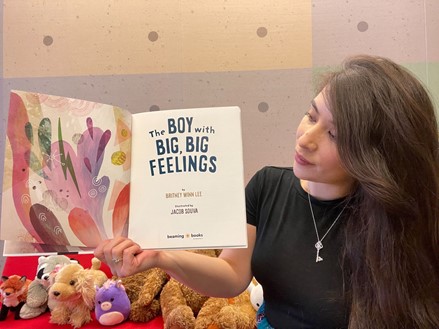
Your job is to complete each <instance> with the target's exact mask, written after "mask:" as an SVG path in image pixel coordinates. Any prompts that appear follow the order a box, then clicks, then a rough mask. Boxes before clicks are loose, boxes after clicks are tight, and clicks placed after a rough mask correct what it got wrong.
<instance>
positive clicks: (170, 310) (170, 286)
mask: <svg viewBox="0 0 439 329" xmlns="http://www.w3.org/2000/svg"><path fill="white" fill-rule="evenodd" d="M191 251H192V252H196V253H199V254H203V255H207V256H211V257H218V255H219V254H220V253H221V250H217V249H205V250H198V249H197V250H191ZM208 298H209V297H208V296H204V295H201V294H199V293H198V292H196V291H194V290H192V289H190V288H189V287H187V286H185V285H183V284H181V283H180V282H178V281H177V280H175V279H173V278H171V279H170V280H169V281H168V282H167V283H166V285H165V286H164V287H163V290H162V292H161V294H160V306H161V310H162V316H163V322H164V327H165V329H193V328H195V320H196V317H197V315H198V313H199V311H200V309H201V308H202V306H203V304H204V303H205V301H206V300H207V299H208Z"/></svg>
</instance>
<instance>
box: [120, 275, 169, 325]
mask: <svg viewBox="0 0 439 329" xmlns="http://www.w3.org/2000/svg"><path fill="white" fill-rule="evenodd" d="M113 279H117V277H114V278H113ZM120 280H121V281H122V284H123V286H124V287H125V291H126V293H127V295H128V298H129V300H130V302H131V311H130V316H129V319H130V320H131V321H135V322H148V321H150V320H152V319H153V318H155V317H156V316H158V315H160V314H161V312H160V302H159V296H160V292H161V291H162V288H163V286H164V285H165V283H166V282H167V281H168V280H169V276H168V275H167V274H166V272H165V271H163V270H161V269H159V268H152V269H150V270H147V271H143V272H140V273H137V274H134V275H131V276H127V277H124V278H120Z"/></svg>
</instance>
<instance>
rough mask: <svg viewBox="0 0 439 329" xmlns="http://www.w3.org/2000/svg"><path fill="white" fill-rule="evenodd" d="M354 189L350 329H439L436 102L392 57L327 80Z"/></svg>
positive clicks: (353, 63) (348, 256)
mask: <svg viewBox="0 0 439 329" xmlns="http://www.w3.org/2000/svg"><path fill="white" fill-rule="evenodd" d="M323 85H324V86H326V87H325V89H324V93H325V97H326V100H327V102H328V106H329V108H330V109H331V111H332V114H333V119H334V123H335V126H336V128H337V145H338V151H339V154H340V158H341V161H342V163H343V165H344V167H345V168H346V170H347V171H348V172H349V174H350V175H352V176H353V177H354V178H355V179H356V181H357V183H356V186H355V189H354V191H353V193H352V196H351V197H352V199H351V205H352V207H350V208H351V212H350V218H349V220H348V222H347V224H346V225H347V226H346V243H345V253H344V256H345V268H346V269H347V271H348V273H349V279H348V281H349V284H348V285H347V286H348V287H349V289H348V296H349V297H350V299H351V313H350V321H349V329H381V328H382V329H384V328H385V329H405V328H407V329H415V328H416V329H417V328H419V329H427V328H435V329H437V328H439V225H438V219H439V217H438V215H439V198H438V197H439V193H438V192H439V157H438V148H439V145H438V126H437V119H436V117H435V111H434V106H433V104H432V101H431V98H430V97H429V94H428V92H427V91H426V89H425V88H424V87H423V85H422V84H421V83H420V82H419V81H418V80H417V79H416V78H415V77H414V76H413V75H412V74H410V73H409V72H408V71H407V70H406V69H404V68H403V67H401V66H399V65H397V64H395V63H394V62H393V61H391V60H389V59H386V58H382V57H373V56H355V57H351V58H348V59H347V60H346V61H345V62H344V63H343V65H342V67H341V69H340V70H339V71H337V72H333V73H331V74H329V75H328V76H327V77H326V79H325V80H324V83H323Z"/></svg>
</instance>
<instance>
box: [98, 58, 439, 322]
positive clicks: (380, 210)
mask: <svg viewBox="0 0 439 329" xmlns="http://www.w3.org/2000/svg"><path fill="white" fill-rule="evenodd" d="M322 86H323V88H321V89H320V92H319V93H318V95H317V96H316V97H315V98H314V100H313V101H312V102H311V106H310V108H309V110H308V111H307V113H306V114H305V117H304V118H303V119H302V121H301V123H300V124H299V127H298V129H297V134H296V147H295V151H296V152H295V157H294V166H293V168H294V169H291V168H276V167H266V168H264V169H262V170H260V171H259V172H258V173H257V174H256V175H255V176H254V177H253V178H252V179H251V181H250V182H249V184H248V185H247V187H246V203H247V222H248V225H247V226H248V229H247V231H248V248H246V249H226V250H224V251H223V252H222V254H221V255H220V257H219V258H217V259H216V258H208V257H203V256H201V255H196V254H193V253H188V252H185V251H150V250H148V251H142V250H141V249H140V247H139V246H138V245H137V244H136V243H135V242H133V241H131V240H129V239H125V238H116V239H113V240H107V241H104V242H102V243H101V244H100V245H99V246H98V248H97V249H96V251H95V255H96V256H97V257H99V258H100V259H101V260H103V261H105V262H106V263H107V264H109V266H110V267H111V269H112V271H113V272H114V273H116V274H118V275H121V276H125V275H130V274H133V273H135V272H138V271H142V270H146V269H148V268H150V267H161V268H163V269H164V270H166V271H167V272H168V273H169V274H170V275H171V276H173V277H174V278H176V279H177V280H179V281H181V282H182V283H184V284H186V285H188V286H190V287H192V288H194V289H196V290H198V291H199V292H201V293H204V294H206V295H211V296H222V297H229V296H233V295H237V294H238V293H240V292H241V291H243V290H244V289H245V288H246V287H247V285H248V284H249V282H250V280H251V278H252V277H253V276H255V277H256V279H257V280H258V281H259V282H260V283H261V284H262V286H263V288H264V301H265V304H264V305H263V307H262V308H261V309H260V313H261V314H260V317H258V318H262V319H263V320H262V322H261V324H260V325H259V327H260V328H265V327H274V328H289V329H291V328H349V329H360V328H361V329H363V328H364V329H366V328H367V329H372V328H373V329H379V328H389V329H393V328H395V329H396V328H398V329H402V328H410V329H413V328H422V329H425V328H439V243H438V242H439V225H438V208H439V207H438V205H439V199H438V187H439V181H438V179H439V170H438V164H439V163H438V148H439V145H438V127H437V121H436V117H435V113H434V108H433V105H432V102H431V100H430V98H429V96H428V94H427V92H426V91H425V89H424V88H423V87H422V85H421V84H420V83H419V81H418V80H416V79H415V78H414V77H413V76H412V75H411V74H409V73H408V72H407V71H406V70H405V69H403V68H402V67H400V66H398V65H397V64H395V63H393V62H392V61H390V60H388V59H385V58H380V57H372V56H356V57H352V58H349V59H348V60H347V61H345V63H344V65H343V66H342V68H341V69H340V70H339V71H337V72H334V73H331V74H329V75H328V76H327V78H326V79H325V80H324V82H323V84H322Z"/></svg>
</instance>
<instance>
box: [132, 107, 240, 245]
mask: <svg viewBox="0 0 439 329" xmlns="http://www.w3.org/2000/svg"><path fill="white" fill-rule="evenodd" d="M132 129H133V130H132V131H133V143H132V150H133V152H132V165H131V192H130V199H131V201H130V221H129V233H128V236H129V237H130V238H132V239H133V240H134V241H136V242H137V243H139V244H140V245H141V247H142V248H145V249H165V248H166V249H173V248H175V249H190V248H226V247H245V246H246V245H247V235H246V219H245V218H246V217H245V197H244V173H243V155H242V137H241V119H240V109H239V108H238V107H218V108H198V109H186V110H169V111H159V112H149V113H138V114H134V115H133V125H132Z"/></svg>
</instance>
